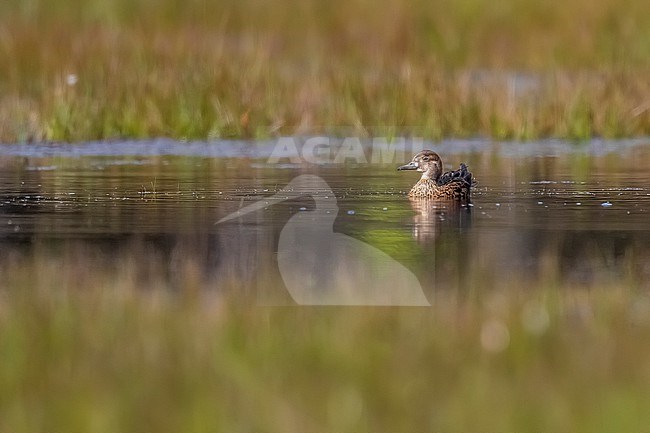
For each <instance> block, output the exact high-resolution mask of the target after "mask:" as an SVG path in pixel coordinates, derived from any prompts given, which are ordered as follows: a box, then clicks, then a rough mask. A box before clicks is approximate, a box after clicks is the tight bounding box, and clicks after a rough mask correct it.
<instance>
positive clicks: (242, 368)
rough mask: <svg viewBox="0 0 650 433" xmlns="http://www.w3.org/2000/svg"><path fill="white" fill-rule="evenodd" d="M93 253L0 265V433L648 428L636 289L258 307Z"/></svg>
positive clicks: (513, 290)
mask: <svg viewBox="0 0 650 433" xmlns="http://www.w3.org/2000/svg"><path fill="white" fill-rule="evenodd" d="M93 251H94V250H92V249H85V250H84V249H81V250H75V249H70V248H68V249H64V250H62V251H59V252H54V253H52V252H50V253H48V252H47V250H43V249H41V248H36V249H35V253H34V254H33V255H32V256H23V257H20V256H11V257H5V260H3V262H2V274H3V282H2V289H1V290H0V359H1V360H2V363H1V365H0V430H2V431H12V432H21V431H44V430H48V431H49V430H52V431H95V432H102V431H180V430H182V431H421V430H427V431H440V430H444V431H590V432H598V431H603V432H606V431H613V430H615V431H645V430H646V429H647V427H648V425H647V414H648V413H649V412H650V399H649V398H648V396H649V392H650V391H649V390H650V364H649V363H648V362H647V360H648V358H649V357H650V346H649V345H648V344H647V341H649V339H650V298H649V297H648V292H647V282H645V283H644V282H643V281H636V282H635V281H628V280H627V279H624V280H621V281H618V282H614V283H603V282H600V283H593V284H589V285H582V286H580V287H572V286H569V285H567V284H566V283H564V284H562V283H558V282H555V283H554V282H553V279H552V278H549V279H546V280H540V282H538V283H534V284H532V285H531V284H530V282H525V281H521V282H519V281H511V282H510V283H507V284H505V285H501V286H500V287H493V286H491V285H490V284H482V285H476V286H475V287H481V289H480V290H478V289H475V290H469V291H463V290H444V289H440V290H438V291H436V292H434V293H430V294H429V296H430V300H431V301H432V304H433V307H431V308H371V307H365V308H353V307H350V308H339V307H331V308H315V307H263V306H258V305H256V302H255V299H254V296H246V295H243V294H242V291H243V289H244V285H243V284H242V283H240V282H236V281H231V282H230V283H228V284H227V285H225V284H224V285H223V287H222V289H224V292H222V295H218V294H216V293H214V292H212V293H211V292H209V291H203V290H202V289H201V285H200V284H199V277H198V276H197V275H196V269H197V268H196V267H193V266H192V265H191V263H187V264H186V266H184V267H182V268H179V269H177V270H176V272H178V273H179V274H178V280H179V281H182V282H183V284H181V285H180V286H178V287H176V289H175V290H171V289H170V288H169V286H168V283H169V282H168V281H166V279H165V277H164V272H159V271H160V269H158V268H156V267H155V266H153V265H152V263H153V262H151V263H150V262H149V261H148V260H149V259H150V258H151V256H147V255H144V254H141V253H138V252H137V251H134V252H132V254H131V255H129V254H124V255H123V256H122V257H121V258H120V259H118V260H117V262H115V263H113V264H111V265H106V264H105V263H106V262H104V261H103V260H99V259H100V258H101V257H100V256H98V255H97V253H96V252H93ZM136 257H137V259H136ZM100 263H104V264H103V265H101V266H99V264H100ZM143 273H144V274H143ZM550 273H551V274H553V272H550ZM143 275H148V277H146V278H142V276H143ZM156 275H158V277H156ZM475 277H476V278H481V280H482V281H489V279H487V280H486V279H483V278H482V277H481V276H480V275H479V274H476V275H475ZM278 290H282V289H281V288H278ZM504 330H505V332H504Z"/></svg>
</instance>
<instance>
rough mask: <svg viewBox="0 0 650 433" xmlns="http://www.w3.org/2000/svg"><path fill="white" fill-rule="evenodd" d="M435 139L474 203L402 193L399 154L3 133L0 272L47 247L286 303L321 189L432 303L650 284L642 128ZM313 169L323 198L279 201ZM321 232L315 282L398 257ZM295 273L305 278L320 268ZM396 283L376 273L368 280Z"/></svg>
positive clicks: (350, 276) (353, 228)
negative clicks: (456, 297)
mask: <svg viewBox="0 0 650 433" xmlns="http://www.w3.org/2000/svg"><path fill="white" fill-rule="evenodd" d="M431 146H433V148H434V149H435V150H437V151H438V152H439V153H440V154H441V156H442V157H443V161H444V162H445V165H446V168H452V167H455V166H457V165H458V163H460V162H466V163H467V164H468V165H469V166H470V169H471V170H472V171H473V173H474V175H475V177H476V178H477V179H478V182H479V183H478V185H477V187H476V190H475V192H474V195H473V201H472V203H471V206H456V205H452V204H449V203H428V204H422V203H418V202H411V201H410V200H409V199H408V198H407V197H406V196H405V195H406V192H407V191H408V190H409V188H410V186H411V185H412V184H413V183H414V182H415V181H416V179H417V175H416V174H415V173H405V172H397V171H396V170H395V166H396V165H397V164H398V163H402V162H403V161H402V160H399V161H396V163H395V164H385V165H370V164H348V165H334V164H330V165H323V166H313V165H309V164H297V163H289V162H288V161H284V162H282V163H280V164H268V156H269V154H270V152H272V150H273V146H272V143H269V142H267V143H236V142H224V143H177V142H172V141H168V140H159V141H156V142H149V143H146V142H115V143H88V144H81V145H65V146H60V145H59V146H56V145H48V144H40V145H39V144H35V145H3V146H2V147H1V148H0V166H1V167H2V169H1V170H0V271H2V270H4V271H5V272H6V271H7V269H14V270H15V269H17V267H16V266H14V267H13V268H12V267H11V264H12V263H14V264H15V263H20V264H22V265H21V266H23V265H25V264H28V263H34V260H36V259H35V258H39V257H40V258H42V257H46V258H47V259H48V260H50V261H54V262H55V263H58V264H59V265H60V266H62V267H66V268H70V269H73V268H75V267H85V268H88V269H91V270H93V269H94V270H97V271H101V270H102V269H114V270H115V271H116V272H118V273H119V272H120V269H124V267H125V266H132V267H133V266H134V267H136V268H138V269H139V273H140V278H141V279H142V282H143V286H146V285H147V282H149V281H152V280H153V278H154V277H155V278H156V281H157V284H161V281H162V284H165V285H166V286H168V287H169V288H170V289H172V290H177V289H182V288H183V287H184V285H186V284H187V281H188V275H192V276H193V277H192V281H193V282H194V283H193V284H198V285H199V286H200V287H201V288H202V289H205V290H217V291H218V290H226V286H227V287H228V290H240V291H241V292H242V293H243V294H245V295H247V296H248V295H250V296H252V297H254V298H256V299H257V300H258V301H260V302H269V303H281V304H284V303H292V302H293V301H295V300H296V298H295V296H293V293H292V296H293V299H292V297H291V296H290V295H289V292H288V291H287V290H289V291H291V287H287V286H288V285H289V286H290V285H291V284H292V283H290V282H289V281H288V277H287V275H286V273H283V272H282V258H281V257H282V252H280V256H278V249H279V242H280V241H279V239H280V237H281V236H280V235H281V233H282V230H283V228H285V226H287V223H288V222H289V220H290V218H292V216H293V215H297V214H299V213H301V215H303V216H304V218H311V220H310V221H312V223H309V224H312V225H313V224H320V225H323V224H325V223H326V219H327V218H329V216H328V215H329V214H328V213H327V212H325V211H323V212H321V213H322V215H321V216H318V215H319V213H318V212H316V211H317V210H323V209H324V208H323V207H322V206H321V207H320V208H319V207H318V206H319V204H318V203H319V200H321V201H320V203H325V202H327V203H332V205H333V206H336V207H335V208H331V209H330V208H328V211H331V212H333V215H335V218H334V217H333V218H332V220H333V233H332V234H331V236H335V235H334V233H340V234H342V235H346V236H349V237H351V238H353V239H356V240H358V241H361V242H363V243H365V244H367V245H369V246H370V247H372V248H373V249H372V251H376V250H379V251H381V252H382V253H385V254H386V255H387V257H389V258H392V259H394V260H395V261H396V262H397V263H399V264H400V266H402V267H404V268H406V269H408V270H409V271H410V272H411V273H412V274H413V275H414V276H415V277H416V278H417V281H416V282H415V284H416V285H417V282H418V281H419V283H420V284H421V287H422V290H424V293H425V295H426V298H427V299H428V300H429V301H431V300H432V299H433V297H434V295H435V292H436V291H440V290H443V291H445V290H457V291H459V292H461V293H464V292H468V291H472V290H477V289H485V290H492V289H494V288H499V287H502V286H504V285H512V284H513V282H515V283H516V284H519V285H521V286H522V287H526V286H528V285H530V286H534V285H536V284H537V285H538V284H540V283H545V282H548V283H549V284H551V283H552V284H556V285H560V286H561V287H563V288H567V289H570V288H571V287H576V286H584V285H590V284H607V283H608V282H610V281H615V280H616V281H621V280H623V281H629V283H630V285H631V286H642V287H646V288H647V287H648V286H649V283H648V281H650V278H649V277H650V217H649V216H650V215H649V213H650V187H649V186H648V185H649V182H650V173H648V170H647V167H649V166H650V145H649V142H648V141H643V140H637V141H627V142H605V141H594V142H591V143H587V144H583V145H575V144H571V143H565V142H559V141H552V142H551V141H549V142H543V143H537V144H521V143H496V144H492V143H485V142H480V141H468V142H460V141H458V142H457V141H450V142H446V143H442V144H434V145H431ZM427 147H429V146H427ZM307 173H308V174H315V175H317V176H318V177H320V178H322V179H323V180H324V181H325V182H326V186H325V187H324V188H320V189H319V190H318V191H317V192H316V193H315V194H314V196H315V197H316V200H314V199H312V198H310V197H307V196H299V195H296V196H294V197H289V199H288V200H286V201H283V202H278V203H275V202H273V201H269V199H268V197H270V196H272V195H274V194H276V193H278V192H279V191H281V190H282V188H283V187H285V185H287V184H288V183H289V182H291V181H292V179H294V178H296V176H298V175H301V174H307ZM327 188H329V190H330V191H329V192H328V190H327ZM307 189H308V188H307ZM307 192H310V191H307ZM312 192H313V191H312ZM329 194H333V197H329ZM285 195H286V194H285ZM334 197H335V199H334ZM258 200H264V201H265V206H263V207H262V208H261V209H259V210H257V211H255V212H252V213H250V214H248V215H245V216H241V217H238V218H236V219H234V220H231V221H228V222H224V223H221V224H215V223H216V222H217V221H219V220H220V219H221V218H223V217H225V216H226V215H228V214H230V213H231V212H235V211H237V210H238V209H240V208H242V207H244V206H247V205H250V204H251V203H255V202H257V201H258ZM332 200H333V201H332ZM266 202H268V205H266ZM314 218H320V219H316V220H314ZM323 218H324V219H323ZM291 221H294V220H293V219H292V220H291ZM305 221H306V220H305ZM314 221H315V222H314ZM305 227H306V226H305ZM309 227H311V226H309ZM330 232H331V231H330ZM319 236H321V235H320V234H318V233H316V234H313V236H311V237H308V238H307V239H318V242H311V243H310V242H305V245H294V246H293V247H292V248H293V249H292V251H291V252H290V254H294V256H291V257H294V260H298V262H300V260H301V258H304V257H307V256H309V254H310V253H305V252H304V251H301V250H300V248H303V247H304V248H307V249H311V250H313V251H312V252H313V254H312V255H313V258H314V260H317V261H318V262H319V265H318V266H319V269H325V271H323V275H321V277H319V278H321V280H319V282H317V283H313V284H319V285H321V286H322V285H323V284H325V285H326V284H331V285H332V286H336V287H339V286H341V285H344V283H343V282H342V278H343V276H345V278H347V280H345V281H346V282H347V283H348V284H350V285H351V286H352V287H354V286H355V285H356V286H357V287H359V286H363V281H366V282H367V281H371V280H372V277H373V276H374V275H375V274H377V275H380V274H381V272H382V271H381V267H382V266H384V267H385V266H389V265H388V264H384V265H381V266H380V265H377V266H374V267H372V268H369V269H371V271H363V272H362V271H361V270H360V268H354V266H352V264H354V263H355V260H357V259H356V258H355V257H351V256H346V255H345V254H348V253H344V252H342V251H343V250H337V249H331V248H330V247H328V246H327V245H329V244H328V239H329V238H328V237H327V236H324V237H323V238H322V239H321V238H319ZM292 239H294V238H292ZM341 239H342V238H341ZM308 243H309V245H306V244H308ZM326 244H327V245H326ZM321 249H322V251H321ZM368 251H371V250H368ZM369 254H370V256H372V254H375V252H372V253H369ZM279 257H280V258H279ZM287 257H288V256H287ZM309 257H312V256H309ZM372 257H375V258H374V259H373V260H377V259H376V257H379V256H372ZM372 257H371V258H372ZM382 257H383V256H382ZM366 261H371V260H370V258H368V260H366ZM286 266H289V265H285V270H286ZM314 269H315V268H314ZM364 269H365V268H364ZM395 269H397V268H395ZM364 272H365V273H364ZM297 275H298V277H299V279H309V278H312V276H313V272H312V271H309V272H307V271H303V273H302V274H297ZM400 275H401V274H400ZM314 278H316V277H314ZM387 278H388V279H387ZM389 280H390V278H389V276H381V278H379V282H374V283H372V284H374V285H375V286H377V285H382V284H383V283H382V281H384V282H386V281H389ZM332 281H334V282H333V283H332ZM197 282H198V283H197ZM368 284H370V283H368ZM385 284H386V285H387V286H386V287H388V284H389V283H385ZM390 284H391V286H390V287H396V285H399V282H395V281H392V282H390ZM413 284H414V283H413V281H411V282H410V283H409V285H411V286H412V285H413ZM377 290H379V289H377Z"/></svg>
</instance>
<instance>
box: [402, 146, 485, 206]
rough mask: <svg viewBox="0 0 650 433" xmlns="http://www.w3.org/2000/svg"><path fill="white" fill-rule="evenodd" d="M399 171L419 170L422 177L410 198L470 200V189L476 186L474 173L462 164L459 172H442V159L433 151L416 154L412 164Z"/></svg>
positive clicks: (403, 166)
mask: <svg viewBox="0 0 650 433" xmlns="http://www.w3.org/2000/svg"><path fill="white" fill-rule="evenodd" d="M397 170H417V171H419V172H421V173H422V177H421V178H420V180H418V181H417V183H416V184H415V185H414V186H413V188H411V191H410V192H409V194H408V195H409V197H411V198H423V199H440V200H459V201H469V200H470V189H471V188H472V185H473V184H474V180H473V179H472V173H470V171H469V170H468V169H467V165H465V164H463V163H461V164H460V168H459V169H458V170H452V171H448V172H446V173H443V172H442V159H441V158H440V156H439V155H438V154H437V153H436V152H434V151H432V150H423V151H421V152H419V153H418V154H416V155H415V156H414V157H413V159H412V160H411V162H409V163H408V164H406V165H402V166H400V167H398V168H397Z"/></svg>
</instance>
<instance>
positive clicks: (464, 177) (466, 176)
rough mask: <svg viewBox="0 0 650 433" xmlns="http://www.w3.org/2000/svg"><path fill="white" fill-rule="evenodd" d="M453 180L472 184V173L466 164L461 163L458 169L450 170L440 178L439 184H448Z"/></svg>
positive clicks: (468, 184)
mask: <svg viewBox="0 0 650 433" xmlns="http://www.w3.org/2000/svg"><path fill="white" fill-rule="evenodd" d="M452 182H457V183H460V184H462V185H464V186H467V187H470V186H472V184H473V181H472V173H471V172H470V171H469V170H468V169H467V166H466V165H465V164H463V163H461V164H460V168H459V169H458V170H452V171H448V172H446V173H444V174H442V176H440V177H439V178H438V186H442V185H447V184H449V183H452Z"/></svg>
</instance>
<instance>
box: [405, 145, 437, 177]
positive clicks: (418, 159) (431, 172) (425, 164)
mask: <svg viewBox="0 0 650 433" xmlns="http://www.w3.org/2000/svg"><path fill="white" fill-rule="evenodd" d="M397 169H398V170H417V171H419V172H420V173H422V179H432V180H438V178H439V177H440V175H441V174H442V160H441V159H440V156H438V154H437V153H436V152H434V151H432V150H423V151H422V152H420V153H418V154H417V155H415V156H414V157H413V159H412V160H411V162H409V163H408V164H406V165H402V166H401V167H397Z"/></svg>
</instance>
